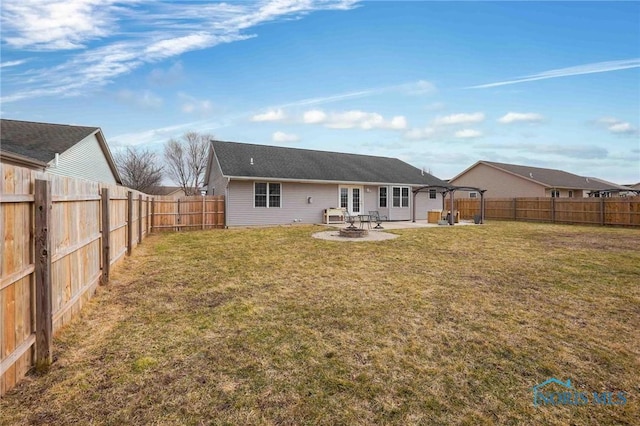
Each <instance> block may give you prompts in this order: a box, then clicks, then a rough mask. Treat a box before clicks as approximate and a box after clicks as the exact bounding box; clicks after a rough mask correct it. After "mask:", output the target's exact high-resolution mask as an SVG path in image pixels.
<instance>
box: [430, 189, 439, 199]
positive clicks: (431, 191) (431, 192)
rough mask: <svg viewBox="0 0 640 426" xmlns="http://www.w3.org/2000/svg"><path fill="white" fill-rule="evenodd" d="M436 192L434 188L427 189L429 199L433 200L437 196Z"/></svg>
mask: <svg viewBox="0 0 640 426" xmlns="http://www.w3.org/2000/svg"><path fill="white" fill-rule="evenodd" d="M437 195H438V193H437V192H436V190H435V189H430V190H429V199H431V200H435V199H436V198H437Z"/></svg>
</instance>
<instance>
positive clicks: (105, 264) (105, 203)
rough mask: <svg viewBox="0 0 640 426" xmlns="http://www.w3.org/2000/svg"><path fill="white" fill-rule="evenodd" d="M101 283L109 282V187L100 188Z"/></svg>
mask: <svg viewBox="0 0 640 426" xmlns="http://www.w3.org/2000/svg"><path fill="white" fill-rule="evenodd" d="M101 196H102V203H101V205H102V284H107V283H108V282H109V270H110V269H111V254H110V253H109V251H110V249H111V246H110V241H109V240H110V239H111V226H110V223H109V189H108V188H102V194H101Z"/></svg>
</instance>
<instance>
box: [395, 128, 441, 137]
mask: <svg viewBox="0 0 640 426" xmlns="http://www.w3.org/2000/svg"><path fill="white" fill-rule="evenodd" d="M434 133H435V129H434V128H433V127H425V128H422V129H410V130H407V131H406V132H405V134H404V135H403V137H404V138H405V139H409V140H424V139H429V138H430V137H432V136H433V135H434Z"/></svg>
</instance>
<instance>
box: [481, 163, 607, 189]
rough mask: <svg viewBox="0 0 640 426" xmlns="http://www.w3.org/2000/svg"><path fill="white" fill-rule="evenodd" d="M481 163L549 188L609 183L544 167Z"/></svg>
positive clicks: (589, 186) (602, 186)
mask: <svg viewBox="0 0 640 426" xmlns="http://www.w3.org/2000/svg"><path fill="white" fill-rule="evenodd" d="M481 163H484V164H487V165H490V166H493V167H496V168H498V169H502V170H506V171H508V172H511V173H513V174H516V175H519V176H521V177H524V178H526V179H530V180H534V181H536V182H540V183H542V184H543V185H545V186H547V187H550V188H575V189H608V188H610V186H609V185H606V184H605V183H603V182H601V181H599V180H593V179H589V178H588V177H584V176H578V175H574V174H573V173H569V172H565V171H563V170H556V169H546V168H542V167H532V166H521V165H518V164H506V163H496V162H492V161H481Z"/></svg>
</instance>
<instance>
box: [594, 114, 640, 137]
mask: <svg viewBox="0 0 640 426" xmlns="http://www.w3.org/2000/svg"><path fill="white" fill-rule="evenodd" d="M596 122H597V123H598V124H600V125H603V126H604V127H606V129H607V130H609V131H610V132H611V133H614V134H616V135H628V136H636V135H640V130H638V128H637V127H635V126H633V125H632V124H631V123H629V122H627V121H622V120H619V119H617V118H614V117H603V118H600V119H599V120H597V121H596Z"/></svg>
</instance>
